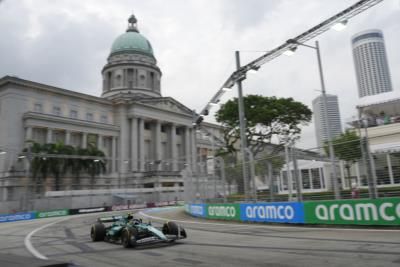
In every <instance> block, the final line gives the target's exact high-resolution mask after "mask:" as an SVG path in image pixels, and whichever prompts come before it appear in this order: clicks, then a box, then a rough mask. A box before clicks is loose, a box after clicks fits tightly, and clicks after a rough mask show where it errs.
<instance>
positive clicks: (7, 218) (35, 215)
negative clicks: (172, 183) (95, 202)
mask: <svg viewBox="0 0 400 267" xmlns="http://www.w3.org/2000/svg"><path fill="white" fill-rule="evenodd" d="M171 205H183V203H182V202H181V201H164V202H157V203H146V204H131V205H114V206H102V207H86V208H79V209H57V210H48V211H30V212H18V213H13V214H0V223H4V222H16V221H27V220H35V219H43V218H51V217H60V216H68V215H78V214H87V213H96V212H105V211H123V210H132V209H143V208H155V207H165V206H171Z"/></svg>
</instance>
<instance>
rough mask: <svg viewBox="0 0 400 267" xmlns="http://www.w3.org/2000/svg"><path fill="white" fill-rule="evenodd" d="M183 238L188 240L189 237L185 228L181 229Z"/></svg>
mask: <svg viewBox="0 0 400 267" xmlns="http://www.w3.org/2000/svg"><path fill="white" fill-rule="evenodd" d="M181 237H182V238H186V237H187V235H186V231H185V229H183V228H181Z"/></svg>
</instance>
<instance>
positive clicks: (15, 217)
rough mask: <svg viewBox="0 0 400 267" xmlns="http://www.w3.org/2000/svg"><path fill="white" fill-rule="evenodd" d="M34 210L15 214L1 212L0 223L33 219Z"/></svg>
mask: <svg viewBox="0 0 400 267" xmlns="http://www.w3.org/2000/svg"><path fill="white" fill-rule="evenodd" d="M35 214H36V213H35V212H24V213H15V214H1V215H0V223H2V222H16V221H26V220H33V219H35Z"/></svg>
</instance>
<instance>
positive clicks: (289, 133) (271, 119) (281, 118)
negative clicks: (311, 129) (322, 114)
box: [216, 95, 312, 156]
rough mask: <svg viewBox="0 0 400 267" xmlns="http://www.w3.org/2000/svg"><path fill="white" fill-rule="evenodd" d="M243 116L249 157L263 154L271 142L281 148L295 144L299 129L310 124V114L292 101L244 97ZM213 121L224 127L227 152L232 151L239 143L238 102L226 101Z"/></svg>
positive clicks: (304, 106)
mask: <svg viewBox="0 0 400 267" xmlns="http://www.w3.org/2000/svg"><path fill="white" fill-rule="evenodd" d="M244 109H245V116H246V129H245V130H246V139H247V145H248V147H249V149H250V150H251V151H252V152H253V155H254V156H255V155H257V154H258V153H259V152H261V151H263V149H264V145H265V144H266V143H271V142H272V140H274V142H276V143H278V144H284V143H287V142H290V141H292V140H296V139H297V138H298V137H299V134H300V132H301V128H300V125H305V124H307V123H308V122H309V121H310V120H311V115H312V112H311V110H310V109H309V108H308V107H307V106H306V105H304V104H303V103H300V102H297V101H294V100H293V98H276V97H265V96H261V95H248V96H245V97H244ZM216 120H217V121H218V122H220V123H222V125H223V126H224V127H225V132H224V134H225V140H226V141H227V150H228V151H230V152H233V151H235V150H236V149H235V146H234V144H235V143H237V141H238V140H239V139H240V127H239V115H238V99H237V98H235V99H233V100H229V101H228V102H226V103H225V104H224V105H222V106H221V108H220V109H219V110H218V112H217V113H216Z"/></svg>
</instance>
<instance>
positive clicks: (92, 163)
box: [85, 146, 106, 188]
mask: <svg viewBox="0 0 400 267" xmlns="http://www.w3.org/2000/svg"><path fill="white" fill-rule="evenodd" d="M87 154H88V155H89V156H91V157H105V154H104V152H103V151H101V150H99V149H97V148H96V147H95V146H89V148H88V149H87ZM85 162H86V164H85V168H86V171H87V173H88V174H89V175H90V187H91V188H93V185H94V178H95V176H96V175H99V174H101V173H104V172H105V171H106V162H105V161H104V160H100V159H94V160H93V159H87V160H85Z"/></svg>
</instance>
